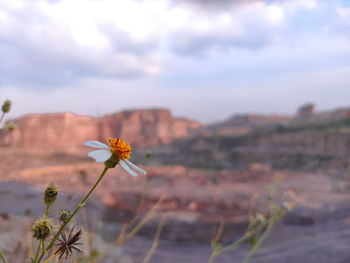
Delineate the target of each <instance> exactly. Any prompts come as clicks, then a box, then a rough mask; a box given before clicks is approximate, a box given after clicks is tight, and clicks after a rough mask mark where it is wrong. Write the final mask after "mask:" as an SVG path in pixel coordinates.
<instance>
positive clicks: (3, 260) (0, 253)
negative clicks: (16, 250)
mask: <svg viewBox="0 0 350 263" xmlns="http://www.w3.org/2000/svg"><path fill="white" fill-rule="evenodd" d="M0 258H1V259H2V262H3V263H7V260H6V258H5V256H4V254H3V253H2V250H1V249H0Z"/></svg>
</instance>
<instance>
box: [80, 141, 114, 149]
mask: <svg viewBox="0 0 350 263" xmlns="http://www.w3.org/2000/svg"><path fill="white" fill-rule="evenodd" d="M84 144H85V145H86V146H90V147H94V148H98V149H107V150H109V147H108V146H107V145H106V144H104V143H102V142H98V141H87V142H84Z"/></svg>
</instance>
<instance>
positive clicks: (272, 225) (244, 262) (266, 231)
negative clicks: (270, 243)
mask: <svg viewBox="0 0 350 263" xmlns="http://www.w3.org/2000/svg"><path fill="white" fill-rule="evenodd" d="M275 223H276V222H275V221H274V220H270V222H269V224H268V226H267V228H266V230H265V232H264V233H263V234H262V236H261V237H260V239H259V240H258V242H256V244H255V245H254V246H253V247H252V248H251V249H250V251H249V252H248V254H247V256H246V257H245V259H244V261H243V262H242V263H247V262H248V261H249V260H250V259H251V257H252V256H253V255H254V254H255V252H256V250H257V249H258V248H259V247H260V246H261V244H262V243H263V242H264V241H265V239H266V238H267V237H268V236H269V235H270V233H271V231H272V229H273V227H274V225H275Z"/></svg>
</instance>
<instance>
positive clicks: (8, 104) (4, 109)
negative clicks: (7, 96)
mask: <svg viewBox="0 0 350 263" xmlns="http://www.w3.org/2000/svg"><path fill="white" fill-rule="evenodd" d="M10 109H11V101H10V100H5V102H4V104H2V112H3V113H8V112H9V111H10Z"/></svg>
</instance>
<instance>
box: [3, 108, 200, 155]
mask: <svg viewBox="0 0 350 263" xmlns="http://www.w3.org/2000/svg"><path fill="white" fill-rule="evenodd" d="M14 122H15V124H16V126H17V129H16V130H15V131H12V132H9V131H5V132H3V133H1V135H0V137H1V139H0V145H1V146H7V147H23V148H24V149H28V148H30V149H39V150H40V149H41V150H52V151H58V152H61V151H78V150H79V149H81V148H82V147H83V142H84V141H87V140H99V141H101V142H107V139H108V138H109V137H120V138H124V139H125V140H127V141H128V142H130V144H131V145H133V146H139V147H142V146H154V145H158V144H163V143H169V142H171V141H172V140H173V139H178V138H184V137H187V136H189V135H190V134H191V132H192V131H193V130H195V129H197V128H199V127H200V123H199V122H196V121H190V120H186V119H179V118H174V117H173V116H172V115H171V113H170V111H168V110H162V109H150V110H131V111H123V112H120V113H116V114H109V115H106V116H103V117H101V118H93V117H89V116H79V115H76V114H74V113H57V114H32V115H26V116H23V117H21V118H18V119H16V120H14Z"/></svg>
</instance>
